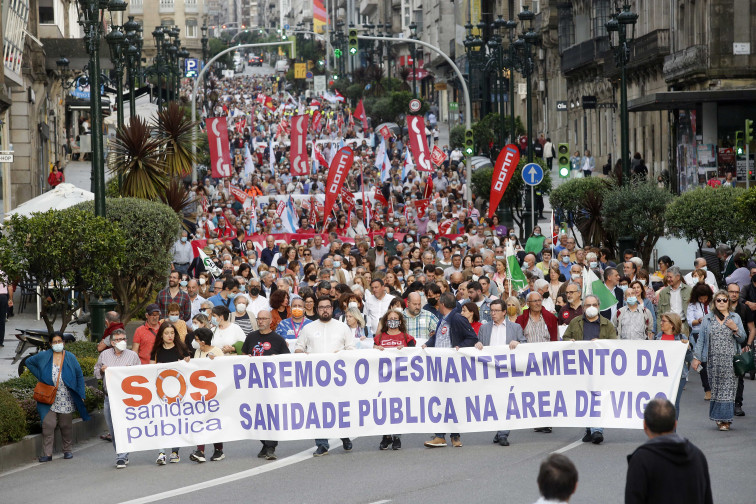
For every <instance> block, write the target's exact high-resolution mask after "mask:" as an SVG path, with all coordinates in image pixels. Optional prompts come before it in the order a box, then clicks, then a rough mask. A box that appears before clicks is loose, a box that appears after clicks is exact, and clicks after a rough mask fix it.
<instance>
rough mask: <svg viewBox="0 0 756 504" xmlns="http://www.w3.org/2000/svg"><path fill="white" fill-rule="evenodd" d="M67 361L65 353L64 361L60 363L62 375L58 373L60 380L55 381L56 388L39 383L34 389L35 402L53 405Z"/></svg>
mask: <svg viewBox="0 0 756 504" xmlns="http://www.w3.org/2000/svg"><path fill="white" fill-rule="evenodd" d="M65 360H66V354H65V353H63V360H62V361H60V373H58V379H57V380H55V386H54V387H53V386H52V385H48V384H47V383H42V382H37V385H36V386H35V387H34V396H33V397H34V400H35V401H37V402H41V403H43V404H52V403H54V402H55V395H56V394H57V393H58V384H59V383H60V375H62V374H63V362H64V361H65Z"/></svg>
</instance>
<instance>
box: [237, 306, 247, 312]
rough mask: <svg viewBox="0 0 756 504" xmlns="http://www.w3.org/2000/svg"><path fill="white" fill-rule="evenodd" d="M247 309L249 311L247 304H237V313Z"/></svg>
mask: <svg viewBox="0 0 756 504" xmlns="http://www.w3.org/2000/svg"><path fill="white" fill-rule="evenodd" d="M245 311H247V305H245V304H238V305H236V313H244V312H245Z"/></svg>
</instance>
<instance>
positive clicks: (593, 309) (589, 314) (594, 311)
mask: <svg viewBox="0 0 756 504" xmlns="http://www.w3.org/2000/svg"><path fill="white" fill-rule="evenodd" d="M598 314H599V309H598V308H596V307H595V306H589V307H588V308H586V309H585V315H586V316H587V317H588V318H594V317H595V316H597V315H598Z"/></svg>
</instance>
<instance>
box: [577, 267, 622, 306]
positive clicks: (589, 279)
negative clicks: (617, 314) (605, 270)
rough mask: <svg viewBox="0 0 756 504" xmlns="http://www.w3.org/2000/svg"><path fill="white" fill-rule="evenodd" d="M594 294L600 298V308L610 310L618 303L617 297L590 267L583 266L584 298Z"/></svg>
mask: <svg viewBox="0 0 756 504" xmlns="http://www.w3.org/2000/svg"><path fill="white" fill-rule="evenodd" d="M589 295H594V296H596V297H597V298H598V299H599V310H602V311H603V310H608V309H609V308H611V307H612V306H614V305H616V304H617V298H616V297H614V294H613V293H612V291H610V290H609V288H608V287H607V286H606V285H604V282H602V281H601V280H600V279H599V277H598V276H596V273H594V272H593V270H591V269H590V268H583V299H585V296H589Z"/></svg>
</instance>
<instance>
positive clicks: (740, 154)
mask: <svg viewBox="0 0 756 504" xmlns="http://www.w3.org/2000/svg"><path fill="white" fill-rule="evenodd" d="M742 155H743V147H740V146H738V156H742Z"/></svg>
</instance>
